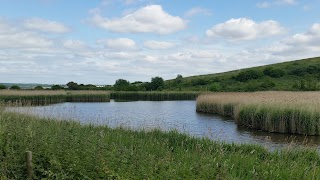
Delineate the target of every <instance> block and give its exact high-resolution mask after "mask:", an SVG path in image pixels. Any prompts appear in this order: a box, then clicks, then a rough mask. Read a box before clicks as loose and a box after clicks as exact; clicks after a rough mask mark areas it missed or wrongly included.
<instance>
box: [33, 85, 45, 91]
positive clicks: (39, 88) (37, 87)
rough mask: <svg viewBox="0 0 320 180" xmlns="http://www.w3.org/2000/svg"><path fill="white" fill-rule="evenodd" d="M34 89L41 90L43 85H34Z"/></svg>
mask: <svg viewBox="0 0 320 180" xmlns="http://www.w3.org/2000/svg"><path fill="white" fill-rule="evenodd" d="M34 90H43V87H42V86H36V87H34Z"/></svg>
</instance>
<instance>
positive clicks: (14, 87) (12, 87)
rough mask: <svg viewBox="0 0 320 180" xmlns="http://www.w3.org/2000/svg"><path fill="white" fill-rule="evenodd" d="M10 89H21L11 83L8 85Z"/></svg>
mask: <svg viewBox="0 0 320 180" xmlns="http://www.w3.org/2000/svg"><path fill="white" fill-rule="evenodd" d="M10 89H12V90H19V89H21V88H20V87H19V86H17V85H12V86H11V87H10Z"/></svg>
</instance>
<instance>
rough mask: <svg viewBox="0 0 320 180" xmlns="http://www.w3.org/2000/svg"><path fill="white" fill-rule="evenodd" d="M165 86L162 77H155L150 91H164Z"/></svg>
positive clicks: (152, 79)
mask: <svg viewBox="0 0 320 180" xmlns="http://www.w3.org/2000/svg"><path fill="white" fill-rule="evenodd" d="M163 86H164V81H163V79H162V77H159V76H157V77H153V78H151V83H150V87H151V88H150V89H151V90H152V91H154V90H162V89H163Z"/></svg>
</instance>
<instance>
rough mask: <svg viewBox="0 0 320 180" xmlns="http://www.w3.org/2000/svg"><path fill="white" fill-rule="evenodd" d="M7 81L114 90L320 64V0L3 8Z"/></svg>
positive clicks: (74, 2)
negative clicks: (155, 80) (312, 61)
mask: <svg viewBox="0 0 320 180" xmlns="http://www.w3.org/2000/svg"><path fill="white" fill-rule="evenodd" d="M0 4H1V5H0V82H2V83H45V84H66V83H68V82H70V81H74V82H77V83H79V84H96V85H106V84H110V85H112V84H114V83H115V81H116V80H117V79H126V80H128V81H130V82H134V81H150V80H151V78H152V77H156V76H160V77H162V78H164V79H173V78H175V77H176V76H177V75H178V74H181V75H182V76H183V77H186V76H192V75H200V74H211V73H219V72H225V71H230V70H235V69H241V68H246V67H253V66H260V65H266V64H272V63H278V62H285V61H291V60H296V59H303V58H309V57H316V56H320V0H243V1H231V0H223V1H222V0H198V1H191V0H173V1H169V0H81V1H79V0H0Z"/></svg>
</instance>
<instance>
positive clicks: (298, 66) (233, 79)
mask: <svg viewBox="0 0 320 180" xmlns="http://www.w3.org/2000/svg"><path fill="white" fill-rule="evenodd" d="M164 89H165V90H182V91H191V90H192V91H264V90H287V91H299V90H301V91H315V90H320V57H315V58H309V59H302V60H296V61H290V62H283V63H277V64H271V65H266V66H258V67H252V68H246V69H241V70H235V71H229V72H224V73H217V74H207V75H199V76H191V77H185V78H182V79H172V80H167V81H165V87H164Z"/></svg>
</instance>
